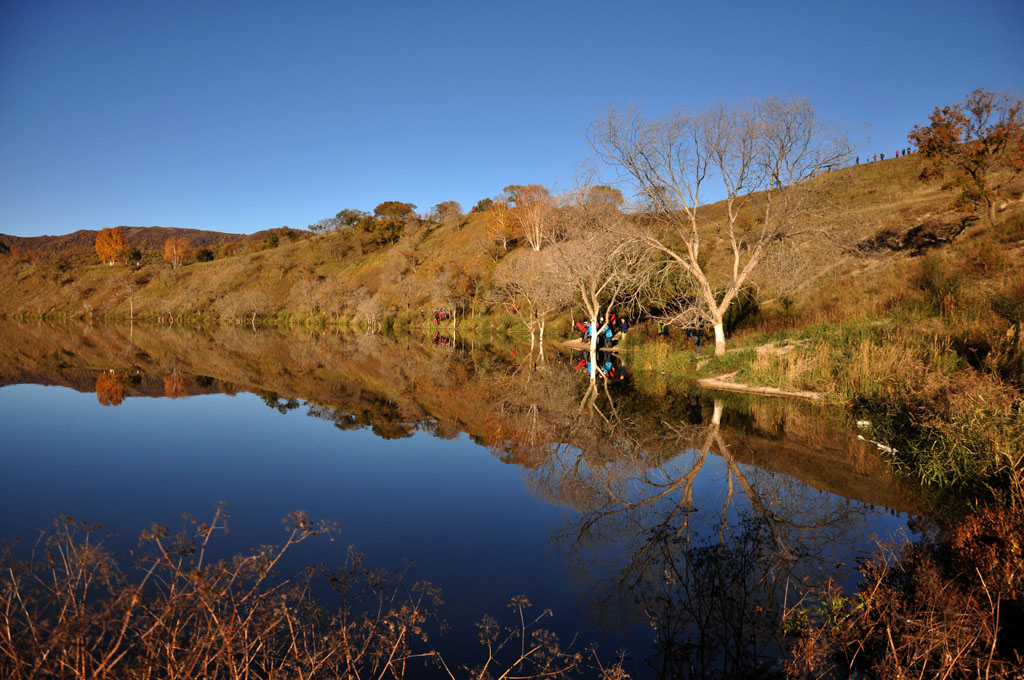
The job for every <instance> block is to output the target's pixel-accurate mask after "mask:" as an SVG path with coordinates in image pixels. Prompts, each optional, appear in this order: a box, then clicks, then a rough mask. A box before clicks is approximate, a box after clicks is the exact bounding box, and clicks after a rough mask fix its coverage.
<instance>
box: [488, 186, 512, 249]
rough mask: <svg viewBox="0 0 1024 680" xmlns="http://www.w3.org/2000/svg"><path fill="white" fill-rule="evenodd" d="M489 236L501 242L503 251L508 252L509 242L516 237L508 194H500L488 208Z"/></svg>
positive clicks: (494, 240)
mask: <svg viewBox="0 0 1024 680" xmlns="http://www.w3.org/2000/svg"><path fill="white" fill-rule="evenodd" d="M486 214H487V236H488V237H489V238H490V239H491V241H492V242H494V243H500V244H501V250H502V252H503V253H507V252H508V245H509V242H510V241H511V240H512V239H514V238H515V232H514V231H513V220H512V211H511V210H510V209H509V207H508V196H498V197H497V198H495V199H494V201H493V202H492V203H491V204H490V206H488V208H487V213H486Z"/></svg>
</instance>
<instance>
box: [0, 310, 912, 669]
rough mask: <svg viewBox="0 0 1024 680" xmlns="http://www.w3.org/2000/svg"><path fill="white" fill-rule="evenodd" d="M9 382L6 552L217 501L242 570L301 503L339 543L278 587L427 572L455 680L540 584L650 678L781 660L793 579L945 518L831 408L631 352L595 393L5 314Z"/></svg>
mask: <svg viewBox="0 0 1024 680" xmlns="http://www.w3.org/2000/svg"><path fill="white" fill-rule="evenodd" d="M502 342H505V343H507V340H502ZM0 365H2V370H0V384H2V385H4V386H3V387H0V427H2V428H3V432H4V445H3V449H2V454H0V536H2V537H3V539H4V540H7V541H10V540H18V541H19V542H20V543H19V547H18V550H19V551H22V554H25V553H26V552H27V551H28V549H29V547H30V546H31V544H32V543H33V541H34V539H35V537H36V536H37V535H38V530H39V529H45V528H47V527H50V526H52V522H53V520H54V518H55V517H57V516H58V515H71V516H74V517H76V518H79V519H85V520H89V521H92V522H98V523H100V524H102V525H103V526H104V529H105V532H107V533H110V534H111V535H110V537H109V538H107V539H106V541H105V545H106V546H107V547H108V548H110V549H111V550H114V551H117V552H120V553H126V552H127V551H129V550H131V549H133V548H134V547H135V545H136V540H137V537H138V534H139V533H140V531H142V530H143V529H145V528H146V527H148V526H149V525H150V524H151V523H153V522H157V523H160V524H164V525H167V526H169V527H170V528H171V529H172V530H173V529H176V528H178V527H181V525H182V519H181V515H182V513H189V514H191V515H193V516H195V517H196V518H199V519H208V518H209V517H210V516H211V515H212V513H213V511H214V508H215V507H216V505H217V503H218V502H225V503H226V504H227V509H228V512H229V513H230V514H231V518H230V521H229V524H230V532H229V533H228V534H226V535H225V536H222V537H219V538H218V539H217V543H216V546H217V548H216V549H217V551H218V555H219V556H223V557H227V556H230V555H232V554H235V553H238V552H240V551H244V550H246V549H248V548H250V547H252V546H256V545H261V544H268V543H280V542H281V541H283V540H284V532H283V529H282V525H281V521H280V520H281V518H283V517H284V516H286V515H287V514H289V513H290V512H292V511H294V510H297V509H301V510H305V511H306V512H308V514H309V516H310V517H311V518H314V519H319V518H324V519H327V520H331V521H334V522H336V523H337V524H338V526H339V528H340V534H339V535H338V536H337V538H336V539H335V540H334V541H330V540H326V539H317V540H315V541H312V542H308V543H304V544H302V545H301V546H299V548H298V549H297V550H295V551H294V552H292V553H290V554H289V555H288V558H287V560H286V562H285V563H284V564H283V565H282V567H281V570H282V571H283V572H285V573H293V572H297V571H299V570H300V569H301V568H302V567H303V566H304V565H306V564H312V563H321V562H322V563H325V564H327V565H337V564H340V563H341V562H343V561H344V559H345V555H346V550H347V548H348V546H349V545H352V546H354V547H355V548H356V549H357V550H358V551H360V552H362V553H365V554H366V555H367V560H368V563H369V564H371V565H373V566H380V567H388V568H391V567H401V566H402V565H404V564H405V563H406V560H412V561H413V562H412V565H411V567H410V571H409V575H410V578H411V579H426V580H429V581H431V582H432V583H433V584H435V585H436V586H438V587H440V588H441V590H442V592H443V597H444V600H445V606H444V608H443V610H442V615H443V616H444V618H445V619H446V620H447V621H448V623H449V625H450V628H451V629H450V631H448V632H447V633H446V634H445V635H444V636H443V637H442V638H440V640H439V641H438V642H437V643H436V645H437V647H438V648H439V649H440V650H441V651H442V652H443V653H444V654H445V655H446V657H447V658H450V659H455V660H456V664H458V663H459V662H460V661H461V660H467V659H469V658H478V657H479V654H478V653H477V651H476V650H477V642H476V629H475V627H474V625H473V623H474V622H475V621H477V620H479V619H480V617H481V616H482V615H483V614H485V613H491V614H495V615H498V616H504V615H506V614H505V613H506V612H507V607H506V605H507V603H508V601H509V598H511V597H512V596H515V595H519V594H522V595H526V596H527V597H528V598H529V599H530V601H531V602H532V603H534V605H535V609H537V610H540V609H543V608H549V609H551V610H552V611H553V613H554V616H553V617H552V618H551V619H549V620H548V621H547V624H546V625H547V627H549V628H550V629H552V630H554V631H555V632H556V633H558V635H559V636H560V637H561V638H562V640H563V641H565V642H568V641H569V640H572V639H573V638H576V639H577V641H578V642H577V644H581V643H588V644H589V643H595V644H597V645H598V649H599V651H600V652H601V653H602V655H603V656H604V657H605V658H608V657H610V656H611V655H612V654H613V653H615V652H617V651H619V650H625V651H626V652H627V654H628V655H629V661H628V663H627V669H628V670H629V671H630V672H631V673H632V674H633V675H634V677H657V676H658V675H675V674H678V673H679V672H680V670H681V669H687V668H691V667H694V665H695V664H696V665H697V666H701V667H702V668H704V669H706V670H711V669H715V668H718V669H719V670H720V669H721V668H722V664H724V663H728V664H731V665H730V666H729V667H730V668H733V669H736V668H739V669H743V668H747V667H749V668H753V667H755V666H758V665H764V664H767V665H769V666H770V664H771V661H770V659H771V657H772V656H773V655H776V654H777V653H778V644H779V635H780V634H779V631H778V618H779V612H780V611H781V608H782V607H783V606H784V604H785V602H786V598H790V601H791V598H792V597H793V596H794V593H795V592H797V591H798V590H799V587H798V586H797V585H796V584H800V583H807V584H816V583H823V582H824V580H825V579H827V578H833V579H835V580H837V581H838V582H840V583H842V584H844V585H845V586H847V587H852V586H853V585H855V583H856V580H857V575H856V564H857V560H858V559H861V558H863V557H865V556H866V555H868V554H870V552H871V551H872V550H873V549H874V547H875V545H876V543H875V542H876V540H878V539H881V540H890V539H895V540H897V541H904V540H908V539H913V538H914V537H915V533H914V529H915V528H916V527H917V526H918V522H919V521H922V519H921V516H922V515H926V514H927V510H926V508H925V506H924V505H923V501H922V500H921V499H920V497H919V495H918V494H917V493H916V492H915V491H914V490H913V489H912V488H910V487H908V486H905V485H904V484H902V483H900V482H899V481H898V480H896V479H893V478H891V477H890V476H889V475H888V474H887V472H886V470H885V466H884V464H883V463H882V461H881V460H879V459H878V456H877V453H876V452H875V451H874V450H872V448H871V447H870V446H868V445H865V444H864V442H862V441H859V440H857V439H856V437H855V436H853V435H852V434H850V432H849V425H848V424H847V423H845V421H843V419H842V417H841V416H840V415H839V414H835V413H829V412H827V411H813V410H807V408H806V407H805V406H804V405H799V404H787V403H781V402H777V401H776V402H771V401H749V400H737V399H735V398H728V397H721V396H719V397H718V398H716V395H713V394H710V393H705V394H698V393H695V392H693V391H691V390H688V389H687V388H686V386H678V385H672V384H667V383H666V382H665V380H664V378H663V377H661V376H657V375H647V374H644V373H642V372H639V371H633V372H631V371H630V369H629V366H628V359H627V361H626V366H625V367H621V366H618V365H617V366H616V375H615V377H616V379H615V380H613V381H611V382H610V383H609V384H606V383H604V381H600V380H599V381H598V384H597V385H596V386H595V387H596V388H597V389H593V390H592V389H590V388H591V384H590V382H589V380H588V378H587V376H586V375H585V374H584V372H583V371H577V370H574V369H575V368H576V365H577V360H575V359H573V358H570V357H568V356H565V355H558V354H554V355H552V354H551V353H549V355H548V356H547V357H546V361H545V362H543V363H538V362H537V361H536V358H530V357H524V356H523V355H522V353H521V351H520V352H517V351H516V348H515V347H514V346H512V345H508V344H505V345H502V344H501V343H500V342H499V344H498V345H491V346H487V347H481V346H478V345H476V344H465V343H461V342H455V343H453V344H451V345H447V346H446V345H443V344H438V343H435V342H433V341H431V339H430V338H429V337H425V338H422V339H421V338H404V339H402V340H394V339H392V340H388V339H382V338H375V337H364V336H359V337H344V336H331V335H325V336H312V337H311V336H308V335H302V334H296V335H287V334H279V333H271V332H261V333H255V334H254V333H252V332H251V330H250V331H248V332H245V331H241V330H238V329H217V330H215V331H213V332H212V333H211V334H206V333H201V332H198V331H194V330H187V329H168V328H153V327H138V326H137V327H135V328H133V329H128V328H121V327H115V328H110V327H104V328H91V327H68V326H55V327H51V326H45V325H19V324H2V325H0ZM908 524H909V526H908ZM698 620H699V621H702V622H703V623H702V624H700V625H696V624H695V623H694V622H695V621H698ZM734 633H739V635H734ZM730 636H732V637H734V638H736V639H743V640H744V641H745V642H744V643H743V644H742V645H740V646H741V647H743V649H735V648H732V647H731V646H730V645H733V644H734V643H732V642H730V641H729V638H730ZM695 650H699V653H698V652H697V651H695ZM684 657H686V658H684ZM695 657H699V659H697V660H696V661H695ZM424 672H425V673H427V671H424Z"/></svg>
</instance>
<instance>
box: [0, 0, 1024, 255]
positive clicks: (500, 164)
mask: <svg viewBox="0 0 1024 680" xmlns="http://www.w3.org/2000/svg"><path fill="white" fill-rule="evenodd" d="M977 87H985V88H989V89H996V90H1002V89H1010V90H1015V91H1017V92H1018V93H1019V94H1024V3H1022V2H1020V0H1001V1H996V0H975V1H974V2H966V1H962V2H947V1H945V0H930V1H926V2H893V1H891V0H889V1H886V2H874V1H869V2H821V1H820V0H818V1H814V2H784V1H776V2H744V1H743V0H733V1H732V2H702V3H695V2H683V1H676V2H599V1H593V0H592V1H589V2H577V3H570V2H556V1H554V0H550V1H548V2H515V3H497V2H495V3H491V2H479V1H475V2H464V3H441V2H422V1H420V2H381V3H371V2H361V3H355V2H343V1H342V0H334V1H325V2H301V1H297V2H291V3H285V2H266V3H262V2H255V1H250V2H206V1H204V2H140V1H138V0H135V1H132V2H90V1H88V0H74V1H71V2H49V1H47V0H32V1H22V2H13V1H11V0H7V1H6V2H3V3H2V4H0V232H3V233H8V234H16V235H22V236H30V235H37V234H62V233H67V232H71V231H74V230H76V229H83V228H85V229H97V228H100V227H106V226H116V225H119V224H125V225H162V226H177V227H195V228H206V229H217V230H223V231H233V232H252V231H256V230H259V229H265V228H268V227H277V226H281V225H285V224H287V225H289V226H292V227H304V226H306V225H307V224H309V223H311V222H314V221H316V220H317V219H320V218H323V217H328V216H331V215H333V214H334V213H336V212H337V211H338V210H340V209H342V208H359V209H363V210H369V209H372V208H373V206H374V205H376V204H377V203H379V202H381V201H385V200H401V201H410V202H413V203H415V204H416V205H417V206H419V209H420V210H421V211H426V209H427V208H429V207H430V206H431V205H433V204H435V203H438V202H440V201H443V200H449V199H454V200H457V201H459V202H460V203H462V205H463V206H464V207H465V208H466V209H468V208H469V207H470V206H471V205H472V204H473V203H475V202H476V201H477V200H478V199H480V198H483V197H486V196H491V195H494V194H495V193H497V192H499V191H500V190H501V189H502V187H503V186H505V185H507V184H512V183H517V184H523V183H528V182H538V183H543V184H555V185H561V186H565V185H567V184H569V183H570V182H571V180H572V176H573V172H574V168H575V167H576V165H577V164H578V163H580V162H581V161H583V160H584V159H586V158H587V156H588V154H589V150H588V147H587V144H586V139H585V130H586V128H587V125H588V124H589V123H590V122H591V121H592V120H593V119H594V118H595V116H596V115H598V114H599V113H600V112H601V111H602V110H604V109H606V108H607V107H608V105H609V104H617V105H629V104H634V103H635V104H641V105H644V106H645V107H647V109H648V110H649V112H651V113H652V114H662V113H667V112H669V111H671V110H673V109H676V108H679V107H702V106H705V105H708V104H711V103H714V102H716V101H719V100H740V99H745V98H748V97H765V96H774V95H780V96H785V95H791V94H799V95H803V96H806V97H808V98H809V99H810V100H811V101H813V102H814V103H815V105H816V106H817V108H818V111H819V114H820V115H821V116H822V117H824V118H826V119H829V120H832V121H834V122H836V123H839V124H840V125H842V126H844V127H846V128H847V129H849V130H850V131H851V132H852V133H853V134H854V135H855V136H857V137H858V138H859V139H861V140H862V141H866V145H865V146H864V147H863V149H862V151H863V153H864V154H867V153H875V152H878V151H885V152H886V153H891V152H892V151H894V150H895V149H896V148H899V147H902V146H905V145H906V143H905V142H906V133H907V132H908V131H909V129H910V128H911V127H912V126H913V125H914V124H915V123H919V122H924V121H925V120H926V118H927V115H928V113H930V111H931V110H932V108H933V107H934V106H935V105H938V104H948V103H952V102H954V101H956V100H958V99H960V98H962V97H963V96H964V95H965V94H966V93H967V92H969V91H971V90H973V89H975V88H977Z"/></svg>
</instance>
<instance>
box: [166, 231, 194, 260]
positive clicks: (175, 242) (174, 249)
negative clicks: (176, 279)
mask: <svg viewBox="0 0 1024 680" xmlns="http://www.w3.org/2000/svg"><path fill="white" fill-rule="evenodd" d="M190 257H192V243H191V242H190V241H189V240H188V239H187V238H185V237H184V236H172V237H171V238H169V239H167V240H166V241H164V259H165V260H166V261H168V262H170V263H171V266H172V267H174V268H178V267H180V266H181V265H182V264H183V263H184V262H185V260H187V259H188V258H190Z"/></svg>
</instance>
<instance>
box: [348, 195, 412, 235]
mask: <svg viewBox="0 0 1024 680" xmlns="http://www.w3.org/2000/svg"><path fill="white" fill-rule="evenodd" d="M415 210H416V206H415V205H413V204H412V203H402V202H401V201H384V202H383V203H380V204H378V205H377V207H376V208H374V209H373V217H372V218H363V219H362V220H360V222H359V224H360V225H361V226H362V228H363V231H365V232H366V233H368V234H374V235H375V236H376V240H377V242H378V243H381V244H383V243H396V242H397V241H398V239H400V238H401V237H402V233H403V232H404V231H405V227H406V225H407V224H408V223H409V222H410V221H412V220H414V219H415V217H416V213H415V212H414V211H415Z"/></svg>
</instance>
